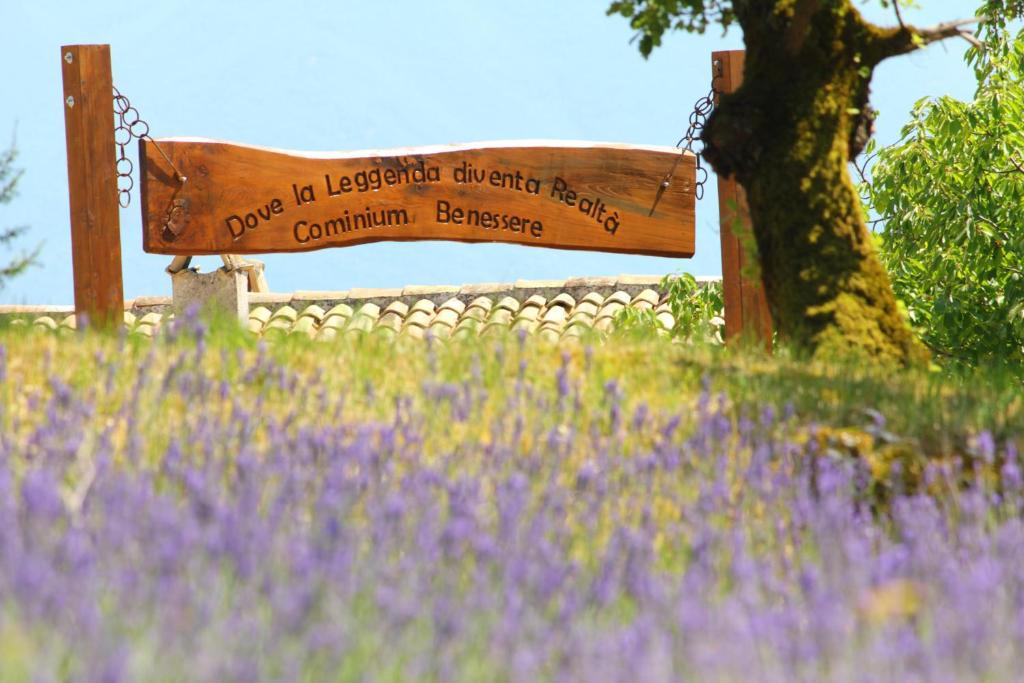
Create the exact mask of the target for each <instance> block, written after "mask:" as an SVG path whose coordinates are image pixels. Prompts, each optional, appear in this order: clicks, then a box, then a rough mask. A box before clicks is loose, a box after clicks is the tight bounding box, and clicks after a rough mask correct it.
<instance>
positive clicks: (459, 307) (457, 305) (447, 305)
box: [441, 296, 466, 315]
mask: <svg viewBox="0 0 1024 683" xmlns="http://www.w3.org/2000/svg"><path fill="white" fill-rule="evenodd" d="M441 310H442V311H445V310H448V311H455V313H456V315H462V312H463V311H465V310H466V304H464V303H462V301H461V300H460V299H458V298H457V297H454V296H453V297H452V298H451V299H448V301H445V302H444V303H443V304H441Z"/></svg>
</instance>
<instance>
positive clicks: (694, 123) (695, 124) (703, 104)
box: [676, 59, 722, 199]
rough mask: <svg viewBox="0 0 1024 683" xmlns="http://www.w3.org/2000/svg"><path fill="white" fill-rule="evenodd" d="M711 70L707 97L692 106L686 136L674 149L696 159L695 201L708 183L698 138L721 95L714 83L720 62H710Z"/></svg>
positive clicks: (702, 196) (719, 68)
mask: <svg viewBox="0 0 1024 683" xmlns="http://www.w3.org/2000/svg"><path fill="white" fill-rule="evenodd" d="M711 69H712V73H711V89H710V90H709V91H708V94H707V95H705V96H704V97H701V98H700V99H699V100H697V102H696V103H695V104H694V105H693V111H691V112H690V121H689V123H690V125H689V127H687V129H686V134H685V135H683V137H681V138H679V142H677V143H676V147H678V148H680V149H682V150H684V151H686V152H691V153H692V154H693V155H694V156H695V157H697V172H696V178H695V180H696V183H695V186H694V194H695V195H696V196H697V199H703V198H704V185H705V183H707V181H708V170H707V169H706V168H704V165H703V164H702V163H701V153H702V152H703V151H704V143H703V142H702V141H701V139H700V136H701V133H703V132H704V126H706V125H707V123H708V117H709V116H711V112H713V111H714V110H715V96H716V95H719V94H721V93H720V92H719V91H718V89H717V87H716V81H717V80H718V79H719V77H720V76H721V75H722V62H721V61H720V60H717V59H716V60H715V61H714V62H712V64H711ZM694 143H699V144H700V150H695V149H694Z"/></svg>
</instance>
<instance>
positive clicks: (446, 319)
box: [430, 307, 459, 327]
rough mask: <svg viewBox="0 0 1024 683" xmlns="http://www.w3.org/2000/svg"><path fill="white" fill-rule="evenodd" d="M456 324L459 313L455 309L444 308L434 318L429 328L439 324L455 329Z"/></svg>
mask: <svg viewBox="0 0 1024 683" xmlns="http://www.w3.org/2000/svg"><path fill="white" fill-rule="evenodd" d="M457 322H459V312H458V311H456V310H455V309H452V308H448V307H444V308H442V309H441V310H440V311H438V312H437V315H435V316H434V320H433V321H432V322H431V325H430V326H431V327H433V326H434V325H437V324H439V323H440V324H443V325H447V326H448V327H455V324H456V323H457Z"/></svg>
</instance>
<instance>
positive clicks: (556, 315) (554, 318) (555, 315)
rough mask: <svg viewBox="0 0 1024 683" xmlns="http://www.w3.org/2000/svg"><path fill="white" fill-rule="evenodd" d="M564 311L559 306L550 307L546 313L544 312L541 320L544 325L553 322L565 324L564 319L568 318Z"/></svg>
mask: <svg viewBox="0 0 1024 683" xmlns="http://www.w3.org/2000/svg"><path fill="white" fill-rule="evenodd" d="M565 310H566V309H564V308H562V307H561V306H550V307H548V309H547V310H546V311H544V315H543V316H542V317H541V320H543V321H544V322H546V323H549V322H555V323H559V324H561V323H563V322H565V319H566V318H567V317H568V316H567V315H566V313H565Z"/></svg>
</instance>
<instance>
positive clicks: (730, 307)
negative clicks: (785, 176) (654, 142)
mask: <svg viewBox="0 0 1024 683" xmlns="http://www.w3.org/2000/svg"><path fill="white" fill-rule="evenodd" d="M711 60H712V64H714V63H715V62H716V61H717V62H719V63H720V64H721V67H720V68H721V70H720V75H719V76H718V78H717V79H716V81H715V86H716V89H717V90H718V92H720V93H731V92H734V91H735V90H736V89H737V88H739V86H740V84H741V83H742V82H743V63H744V51H743V50H726V51H721V52H713V53H711ZM715 104H716V105H717V104H718V102H717V101H716V102H715ZM718 217H719V226H720V229H719V234H720V236H721V240H722V298H723V301H724V304H725V336H726V339H732V338H735V337H737V336H739V335H742V334H750V335H751V336H753V337H754V338H756V339H761V340H762V342H763V343H764V344H765V346H766V348H768V349H769V350H770V349H771V345H772V320H771V314H770V313H769V311H768V300H767V299H766V298H765V293H764V287H763V286H762V284H761V282H758V281H754V280H751V279H749V278H747V277H744V275H743V273H744V271H745V270H747V263H746V260H747V256H746V254H745V250H744V248H743V245H742V244H741V243H740V239H739V236H738V235H737V234H736V230H735V228H737V227H739V228H740V229H742V230H745V231H746V232H748V233H750V232H751V231H752V230H753V224H752V222H751V220H750V211H749V208H748V206H747V195H746V193H745V192H744V191H743V188H742V187H740V184H739V183H738V182H736V180H735V179H734V178H729V177H723V176H718Z"/></svg>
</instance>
